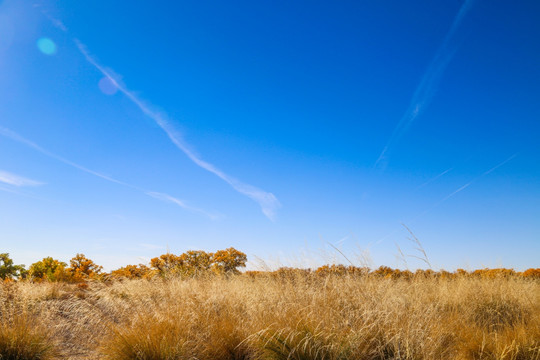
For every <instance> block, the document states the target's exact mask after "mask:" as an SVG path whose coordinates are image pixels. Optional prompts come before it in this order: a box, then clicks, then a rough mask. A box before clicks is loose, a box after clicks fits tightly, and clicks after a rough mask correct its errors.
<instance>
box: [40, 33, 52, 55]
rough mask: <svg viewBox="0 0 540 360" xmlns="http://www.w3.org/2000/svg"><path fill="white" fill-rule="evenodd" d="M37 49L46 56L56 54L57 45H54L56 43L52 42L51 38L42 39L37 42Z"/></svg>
mask: <svg viewBox="0 0 540 360" xmlns="http://www.w3.org/2000/svg"><path fill="white" fill-rule="evenodd" d="M37 47H38V49H39V51H41V52H42V53H44V54H45V55H54V54H56V44H55V43H54V41H52V40H51V39H49V38H46V37H43V38H40V39H39V40H38V41H37Z"/></svg>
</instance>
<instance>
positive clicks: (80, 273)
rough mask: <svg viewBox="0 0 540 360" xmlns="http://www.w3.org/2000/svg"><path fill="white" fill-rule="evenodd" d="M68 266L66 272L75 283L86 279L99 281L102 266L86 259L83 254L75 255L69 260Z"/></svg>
mask: <svg viewBox="0 0 540 360" xmlns="http://www.w3.org/2000/svg"><path fill="white" fill-rule="evenodd" d="M69 265H70V266H69V268H68V269H67V271H68V273H69V274H70V276H71V278H72V280H73V281H75V282H78V281H83V280H86V279H99V278H100V277H101V272H102V271H103V267H102V266H100V265H97V264H96V263H94V262H93V261H92V260H90V259H88V258H86V256H84V254H77V255H75V257H73V258H72V259H71V260H69Z"/></svg>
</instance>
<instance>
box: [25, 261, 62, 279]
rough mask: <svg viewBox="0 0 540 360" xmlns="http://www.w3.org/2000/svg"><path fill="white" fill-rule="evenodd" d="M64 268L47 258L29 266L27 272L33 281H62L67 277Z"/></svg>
mask: <svg viewBox="0 0 540 360" xmlns="http://www.w3.org/2000/svg"><path fill="white" fill-rule="evenodd" d="M66 266H67V264H66V263H64V262H61V261H58V260H55V259H53V258H52V257H50V256H49V257H46V258H44V259H43V260H41V261H38V262H35V263H33V264H32V265H30V269H29V270H28V272H29V275H30V277H31V278H32V280H33V281H38V282H39V281H43V280H47V281H64V280H66V279H67V277H68V274H67V272H66Z"/></svg>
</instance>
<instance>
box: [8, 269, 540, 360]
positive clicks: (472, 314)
mask: <svg viewBox="0 0 540 360" xmlns="http://www.w3.org/2000/svg"><path fill="white" fill-rule="evenodd" d="M0 320H1V322H0V359H56V358H58V359H118V360H120V359H126V360H127V359H141V360H143V359H145V360H146V359H147V360H158V359H171V360H172V359H215V360H220V359H223V360H229V359H297V360H301V359H321V360H322V359H330V360H334V359H336V360H337V359H366V360H383V359H388V360H389V359H411V360H412V359H515V360H518V359H520V360H521V359H522V360H525V359H526V360H531V359H540V282H539V281H538V280H537V279H527V278H522V277H499V278H492V279H489V278H479V277H470V276H462V277H454V278H447V279H445V278H440V277H415V278H412V279H405V278H398V279H392V278H382V277H376V276H349V275H345V276H343V275H341V276H337V275H332V274H330V275H327V276H313V275H309V274H303V273H302V272H291V273H289V274H285V275H283V276H270V275H265V274H264V273H263V274H258V275H257V276H248V275H245V274H244V275H234V276H229V277H226V276H208V277H199V278H188V279H181V278H172V279H150V280H125V281H114V282H110V283H103V282H95V283H94V282H89V283H85V284H82V285H80V284H79V285H76V284H66V283H46V282H44V283H31V282H10V283H5V284H3V285H1V286H0Z"/></svg>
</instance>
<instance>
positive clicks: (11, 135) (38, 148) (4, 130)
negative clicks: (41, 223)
mask: <svg viewBox="0 0 540 360" xmlns="http://www.w3.org/2000/svg"><path fill="white" fill-rule="evenodd" d="M0 135H2V136H4V137H7V138H10V139H12V140H14V141H17V142H19V143H21V144H24V145H26V146H28V147H30V148H33V149H34V150H36V151H38V152H40V153H42V154H43V155H45V156H47V157H50V158H52V159H55V160H58V161H60V162H62V163H64V164H66V165H69V166H71V167H73V168H76V169H78V170H80V171H83V172H86V173H88V174H90V175H93V176H96V177H99V178H101V179H103V180H106V181H109V182H112V183H115V184H118V185H122V186H124V187H128V188H130V189H133V190H137V191H139V192H142V193H144V194H146V195H148V196H150V197H153V198H154V199H158V200H161V201H167V202H173V203H174V204H176V205H178V206H180V207H181V208H183V209H185V210H188V211H191V212H194V213H199V214H202V215H205V216H207V217H209V218H210V219H212V220H215V219H218V218H219V216H218V215H214V214H210V213H208V212H206V211H204V210H201V209H198V208H194V207H191V206H189V205H186V204H185V203H184V202H183V201H181V200H178V199H176V198H174V197H172V196H170V195H168V194H163V193H156V192H152V191H148V190H145V189H142V188H140V187H138V186H135V185H132V184H129V183H126V182H123V181H120V180H117V179H114V178H112V177H110V176H107V175H104V174H102V173H99V172H97V171H94V170H91V169H88V168H87V167H84V166H82V165H79V164H77V163H74V162H73V161H70V160H67V159H65V158H63V157H61V156H59V155H56V154H54V153H52V152H50V151H48V150H46V149H44V148H42V147H41V146H39V145H38V144H36V143H34V142H32V141H30V140H28V139H26V138H24V137H22V136H21V135H19V134H17V133H16V132H14V131H12V130H10V129H7V128H5V127H2V126H0ZM2 179H3V178H2V172H1V171H0V182H6V183H7V181H3V180H2ZM5 179H8V178H7V177H5ZM25 180H27V181H33V180H28V179H25ZM20 181H22V180H20ZM12 182H15V181H13V180H12ZM12 185H13V184H12ZM0 190H5V189H3V188H0ZM11 192H13V191H11ZM155 194H160V195H161V197H160V196H155ZM171 199H174V200H175V201H171Z"/></svg>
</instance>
